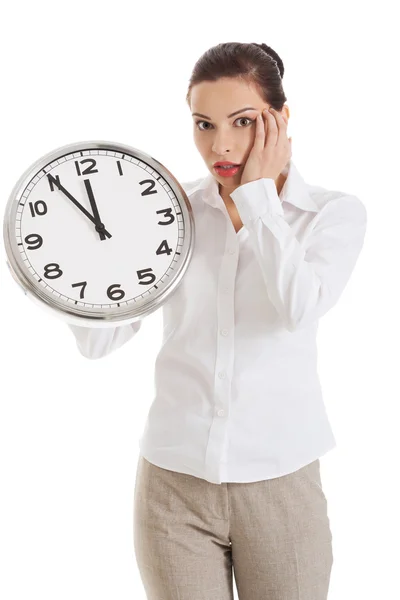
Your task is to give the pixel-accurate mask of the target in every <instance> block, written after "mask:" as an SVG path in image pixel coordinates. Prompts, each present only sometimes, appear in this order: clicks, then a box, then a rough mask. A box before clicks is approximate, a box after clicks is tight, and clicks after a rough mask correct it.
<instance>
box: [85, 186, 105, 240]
mask: <svg viewBox="0 0 400 600" xmlns="http://www.w3.org/2000/svg"><path fill="white" fill-rule="evenodd" d="M83 182H84V184H85V188H86V192H87V195H88V198H89V202H90V206H91V207H92V212H93V216H94V220H95V223H96V231H97V232H98V234H99V236H100V239H101V240H105V239H106V236H105V235H104V224H103V223H102V222H101V218H100V214H99V210H98V208H97V204H96V200H95V199H94V194H93V190H92V185H91V183H90V179H84V181H83Z"/></svg>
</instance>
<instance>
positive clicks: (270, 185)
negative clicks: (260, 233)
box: [230, 177, 284, 225]
mask: <svg viewBox="0 0 400 600" xmlns="http://www.w3.org/2000/svg"><path fill="white" fill-rule="evenodd" d="M230 197H231V198H232V200H233V201H234V203H235V205H236V208H237V209H238V212H239V216H240V218H241V220H242V222H243V224H244V225H246V223H251V222H253V221H256V220H257V219H258V218H259V217H261V215H263V214H265V213H267V214H269V215H282V216H283V215H284V212H283V207H282V202H281V199H280V198H279V196H278V191H277V189H276V185H275V181H274V180H273V179H271V178H269V177H262V178H261V179H256V180H255V181H249V182H248V183H244V184H243V185H240V186H239V187H237V188H236V190H234V191H233V192H232V193H231V194H230Z"/></svg>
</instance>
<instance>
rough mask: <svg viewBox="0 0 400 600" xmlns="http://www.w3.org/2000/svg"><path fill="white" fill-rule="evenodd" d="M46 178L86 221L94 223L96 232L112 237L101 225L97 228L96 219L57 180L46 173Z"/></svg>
mask: <svg viewBox="0 0 400 600" xmlns="http://www.w3.org/2000/svg"><path fill="white" fill-rule="evenodd" d="M47 178H48V180H49V181H50V182H51V183H52V184H54V185H56V186H57V188H58V189H59V190H60V191H61V192H62V193H63V194H65V195H66V196H67V198H68V199H69V200H71V202H73V203H74V204H75V206H77V207H78V208H79V210H81V211H82V212H83V214H84V215H86V216H87V218H88V219H90V221H92V223H94V224H95V225H96V230H97V231H99V230H102V231H104V233H105V235H106V236H107V237H108V238H110V237H112V235H111V233H109V232H108V231H107V229H104V225H103V227H101V228H100V227H99V225H98V224H97V222H96V219H95V218H94V217H93V215H91V214H90V212H89V211H87V210H86V208H85V207H84V206H82V204H80V203H79V202H78V201H77V200H76V199H75V198H74V197H73V195H72V194H70V193H69V191H68V190H66V189H65V187H64V186H62V185H61V183H59V182H58V180H57V179H55V177H53V175H51V174H50V173H47ZM98 227H99V229H98Z"/></svg>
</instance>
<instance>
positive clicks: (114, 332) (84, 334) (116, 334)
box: [67, 320, 142, 359]
mask: <svg viewBox="0 0 400 600" xmlns="http://www.w3.org/2000/svg"><path fill="white" fill-rule="evenodd" d="M141 324H142V320H140V321H135V322H134V323H129V324H128V325H120V326H119V327H103V328H100V327H99V328H98V327H81V326H80V325H70V324H69V323H67V325H68V327H69V328H70V330H71V331H72V333H73V334H74V336H75V339H76V344H77V346H78V349H79V352H80V353H81V354H82V355H83V356H84V357H85V358H90V359H96V358H102V357H103V356H106V355H107V354H110V353H111V352H113V351H114V350H117V348H120V347H121V346H122V345H123V344H125V343H126V342H128V341H129V340H130V339H131V338H132V337H133V336H134V335H136V334H137V332H138V331H139V329H140V327H141Z"/></svg>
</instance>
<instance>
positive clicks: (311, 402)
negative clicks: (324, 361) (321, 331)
mask: <svg viewBox="0 0 400 600" xmlns="http://www.w3.org/2000/svg"><path fill="white" fill-rule="evenodd" d="M286 174H287V179H286V181H285V183H284V185H283V188H282V190H281V193H280V195H279V196H278V193H277V190H276V186H275V182H274V180H273V179H269V178H262V179H258V180H256V181H252V182H249V183H246V184H244V185H241V186H239V187H238V188H237V189H236V190H235V191H234V192H233V193H232V194H231V198H232V200H233V201H234V203H235V205H236V207H237V210H238V213H239V216H240V218H241V220H242V222H243V227H242V228H241V229H240V230H239V231H238V232H237V233H236V232H235V229H234V226H233V224H232V221H231V219H230V216H229V214H228V211H227V209H226V206H225V204H224V202H223V200H222V198H221V196H220V195H219V191H218V182H217V181H216V179H215V178H214V177H213V176H212V174H211V173H210V174H208V175H207V176H206V177H205V178H201V179H198V180H196V181H193V182H189V183H182V184H181V185H182V187H183V188H184V190H185V192H186V194H187V196H188V198H189V200H190V204H191V206H192V209H193V216H194V219H195V227H196V235H195V245H194V250H193V254H192V258H191V261H190V264H189V266H188V269H187V271H186V273H185V274H184V276H183V278H182V280H181V282H180V284H179V285H178V287H177V288H176V289H175V290H174V292H173V293H172V295H171V296H170V297H169V298H168V299H167V300H166V301H165V302H164V304H163V305H162V306H161V308H162V310H163V322H164V330H163V342H162V346H161V348H160V350H159V353H158V356H157V358H156V362H155V397H154V399H153V402H152V404H151V406H150V409H149V414H148V418H147V421H146V424H145V428H144V432H143V435H142V437H141V439H140V441H139V448H140V454H142V455H143V456H144V457H145V458H146V459H147V460H148V461H150V462H152V463H154V464H155V465H158V466H159V467H162V468H164V469H169V470H171V471H178V472H180V473H187V474H189V475H193V476H195V477H200V478H202V479H205V480H207V481H209V482H211V483H216V484H220V483H222V482H227V481H229V482H251V481H260V480H263V479H271V478H273V477H279V476H282V475H286V474H288V473H292V472H294V471H296V470H297V469H300V468H301V467H303V466H305V465H307V464H309V463H310V462H312V461H313V460H316V459H317V458H319V457H320V456H322V455H323V454H325V453H326V452H328V451H329V450H331V449H332V448H334V447H335V446H336V441H335V438H334V435H333V432H332V429H331V427H330V424H329V421H328V417H327V413H326V409H325V405H324V402H323V398H322V391H321V386H320V381H319V376H318V371H317V346H316V333H317V327H318V319H319V318H320V317H322V316H323V315H324V314H325V313H326V312H327V311H328V310H329V309H330V308H331V307H332V306H333V305H334V304H335V303H336V302H337V300H338V298H339V296H340V295H341V293H342V291H343V289H344V288H345V286H346V284H347V282H348V280H349V278H350V275H351V273H352V271H353V269H354V267H355V264H356V262H357V258H358V256H359V253H360V251H361V248H362V246H363V242H364V236H365V232H366V223H367V213H366V208H365V206H364V204H363V203H362V202H361V200H359V199H358V198H357V197H356V196H353V195H349V194H346V193H343V192H340V191H329V190H326V189H324V188H322V187H319V186H315V185H310V184H307V183H305V181H304V180H303V178H302V177H301V175H300V173H299V171H298V170H297V169H296V167H295V165H294V163H293V160H291V161H290V163H289V166H288V168H287V169H286ZM140 326H141V321H137V322H135V323H132V324H129V325H123V326H119V327H116V328H104V329H103V328H101V329H98V328H86V327H80V326H75V325H68V327H69V328H70V329H71V330H72V332H73V333H74V335H75V337H76V341H77V345H78V348H79V350H80V352H81V354H83V356H85V357H87V358H92V359H96V358H101V357H103V356H106V355H107V354H109V353H110V352H113V351H114V350H116V349H117V348H119V347H121V346H122V345H123V344H125V343H126V342H127V341H128V340H130V339H131V338H132V337H133V336H134V335H135V334H136V333H137V332H138V331H139V329H140Z"/></svg>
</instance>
